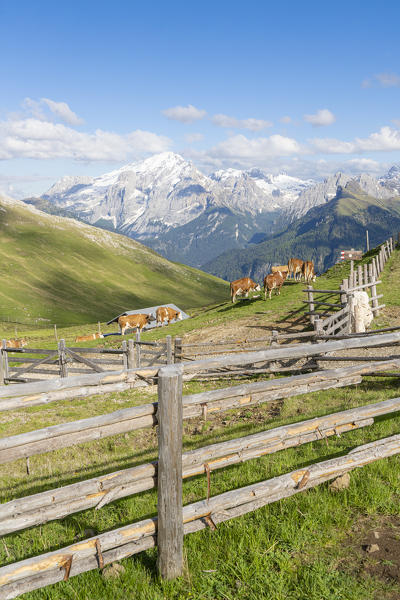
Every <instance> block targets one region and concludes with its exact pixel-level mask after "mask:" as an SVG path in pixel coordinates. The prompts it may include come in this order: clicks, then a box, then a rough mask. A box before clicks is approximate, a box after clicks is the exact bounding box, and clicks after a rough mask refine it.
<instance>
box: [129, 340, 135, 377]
mask: <svg viewBox="0 0 400 600" xmlns="http://www.w3.org/2000/svg"><path fill="white" fill-rule="evenodd" d="M135 366H136V365H135V342H134V341H133V340H132V338H131V339H130V340H128V369H134V368H135Z"/></svg>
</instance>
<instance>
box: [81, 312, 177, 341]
mask: <svg viewBox="0 0 400 600" xmlns="http://www.w3.org/2000/svg"><path fill="white" fill-rule="evenodd" d="M181 320H182V313H181V312H180V311H179V310H175V309H174V308H170V307H169V306H159V307H158V308H157V310H156V316H155V317H154V315H153V314H152V313H148V314H146V313H139V314H135V315H123V316H121V317H118V326H119V330H120V333H121V334H122V335H125V332H126V330H127V329H139V331H142V329H143V327H144V326H145V325H148V324H149V323H151V322H152V321H157V323H156V325H157V327H163V326H164V323H166V324H167V325H169V324H170V322H171V321H181ZM102 337H104V336H103V334H102V333H92V334H90V335H80V336H78V337H76V338H75V342H88V341H89V340H95V339H96V338H102Z"/></svg>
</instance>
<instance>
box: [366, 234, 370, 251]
mask: <svg viewBox="0 0 400 600" xmlns="http://www.w3.org/2000/svg"><path fill="white" fill-rule="evenodd" d="M366 233H367V252H369V235H368V229H367V231H366Z"/></svg>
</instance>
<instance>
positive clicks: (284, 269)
mask: <svg viewBox="0 0 400 600" xmlns="http://www.w3.org/2000/svg"><path fill="white" fill-rule="evenodd" d="M271 271H272V272H271V273H269V275H266V276H265V277H264V299H265V300H266V299H267V292H268V295H269V298H271V294H272V290H275V293H276V294H279V295H280V293H281V287H282V285H283V284H284V282H285V280H286V278H288V277H290V276H291V277H292V278H293V279H294V280H295V281H301V278H302V277H304V280H305V281H306V282H307V283H310V282H311V281H315V279H316V275H315V271H314V263H313V262H312V261H311V260H308V261H303V260H301V259H300V258H291V259H290V260H289V262H288V264H287V265H281V266H277V267H271ZM230 289H231V300H232V302H235V300H236V296H239V295H243V294H244V295H245V297H246V298H247V297H248V295H249V292H252V291H260V290H261V287H260V284H259V283H255V282H254V281H253V280H252V279H250V277H242V278H241V279H237V280H236V281H232V282H231V284H230ZM181 320H182V313H181V312H180V311H177V310H175V309H173V308H170V307H169V306H159V307H158V308H157V310H156V316H155V317H154V315H152V314H151V313H150V314H145V313H140V314H134V315H125V316H121V317H118V325H119V330H120V333H121V334H122V335H125V332H126V331H127V330H128V329H139V331H142V329H143V327H144V326H145V325H148V324H149V323H151V322H152V321H157V326H161V327H162V326H163V325H164V323H166V324H167V325H169V323H170V322H171V321H181ZM102 337H104V335H103V334H102V333H91V334H89V335H80V336H77V337H76V338H75V342H88V341H90V340H95V339H97V338H102ZM6 345H7V348H22V347H23V346H26V345H27V340H26V339H24V338H23V339H15V338H13V339H10V340H7V342H6Z"/></svg>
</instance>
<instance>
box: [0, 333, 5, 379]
mask: <svg viewBox="0 0 400 600" xmlns="http://www.w3.org/2000/svg"><path fill="white" fill-rule="evenodd" d="M4 341H5V340H3V341H2V343H1V346H0V385H4V384H5V377H4V354H7V352H3V347H4V346H3V344H4Z"/></svg>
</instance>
